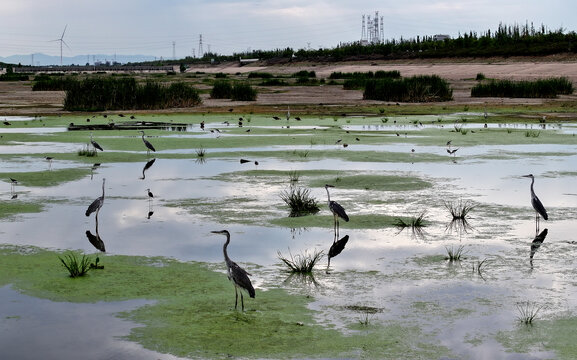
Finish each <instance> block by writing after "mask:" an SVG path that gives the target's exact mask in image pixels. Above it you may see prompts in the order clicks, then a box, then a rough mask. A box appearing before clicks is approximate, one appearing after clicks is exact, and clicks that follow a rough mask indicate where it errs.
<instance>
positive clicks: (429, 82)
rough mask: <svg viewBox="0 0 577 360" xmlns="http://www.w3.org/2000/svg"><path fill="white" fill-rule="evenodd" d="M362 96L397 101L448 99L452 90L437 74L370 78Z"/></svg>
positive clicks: (369, 98) (367, 98)
mask: <svg viewBox="0 0 577 360" xmlns="http://www.w3.org/2000/svg"><path fill="white" fill-rule="evenodd" d="M363 98H364V99H366V100H381V101H398V102H433V101H449V100H452V99H453V90H452V89H451V88H450V86H449V83H448V82H447V81H446V80H444V79H442V78H441V77H439V76H437V75H420V76H412V77H410V78H402V79H371V80H368V81H367V83H366V86H365V91H364V93H363Z"/></svg>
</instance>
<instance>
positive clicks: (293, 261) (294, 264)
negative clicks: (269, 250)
mask: <svg viewBox="0 0 577 360" xmlns="http://www.w3.org/2000/svg"><path fill="white" fill-rule="evenodd" d="M277 255H278V258H279V259H280V260H281V261H282V262H283V264H285V265H286V267H287V268H288V271H289V272H291V273H298V274H312V272H313V269H314V267H315V265H316V264H317V263H318V262H319V261H320V260H321V259H322V258H323V256H324V252H323V251H322V250H320V251H317V250H316V249H315V250H314V251H313V252H312V254H309V253H308V251H306V250H305V251H303V252H302V253H301V254H296V255H293V254H292V253H291V252H290V250H289V256H288V257H287V256H284V255H283V254H282V253H281V252H280V251H278V252H277Z"/></svg>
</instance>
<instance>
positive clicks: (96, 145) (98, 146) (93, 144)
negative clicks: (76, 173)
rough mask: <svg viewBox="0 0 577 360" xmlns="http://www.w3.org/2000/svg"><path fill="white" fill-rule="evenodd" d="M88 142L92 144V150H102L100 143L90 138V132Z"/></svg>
mask: <svg viewBox="0 0 577 360" xmlns="http://www.w3.org/2000/svg"><path fill="white" fill-rule="evenodd" d="M90 143H91V144H92V147H93V148H94V151H96V149H98V150H100V151H104V149H103V148H102V146H100V144H98V143H97V142H96V141H94V140H93V139H92V133H90Z"/></svg>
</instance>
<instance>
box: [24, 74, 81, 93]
mask: <svg viewBox="0 0 577 360" xmlns="http://www.w3.org/2000/svg"><path fill="white" fill-rule="evenodd" d="M72 81H74V80H73V78H71V77H69V76H55V75H52V76H51V75H46V74H40V75H37V76H36V77H35V78H34V85H32V91H66V90H68V88H69V87H70V84H71V83H72Z"/></svg>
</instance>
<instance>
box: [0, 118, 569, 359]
mask: <svg viewBox="0 0 577 360" xmlns="http://www.w3.org/2000/svg"><path fill="white" fill-rule="evenodd" d="M424 120H426V119H424ZM362 130H366V131H371V130H372V129H362ZM168 136H172V135H168ZM59 145H62V147H63V148H62V149H61V151H63V152H67V151H76V150H77V148H78V146H77V145H73V144H59ZM38 146H40V148H41V147H42V146H52V144H48V145H46V144H39V145H38ZM72 146H74V149H73V150H71V147H72ZM310 148H313V149H319V150H326V149H334V148H335V146H333V145H311V146H303V147H299V146H292V147H288V146H271V147H258V146H254V147H252V148H248V149H246V148H242V149H229V148H226V149H225V148H222V149H212V150H211V151H214V152H215V153H216V152H219V151H223V152H231V153H232V152H234V151H237V150H238V151H240V150H242V151H254V152H255V153H256V152H258V151H281V152H282V151H288V150H294V149H310ZM8 149H10V150H8ZM31 149H33V150H31ZM412 149H415V152H416V153H420V152H426V153H433V154H439V155H442V156H447V154H446V148H445V147H443V146H422V145H419V144H418V140H416V139H415V140H413V139H411V138H410V137H409V138H407V139H406V140H405V141H404V143H403V144H394V145H382V146H377V145H374V146H373V145H355V146H350V147H349V148H347V151H349V150H350V151H357V150H358V151H371V152H375V153H379V152H382V153H387V152H406V153H409V152H410V151H411V150H412ZM0 150H2V151H3V150H5V149H0ZM6 151H7V152H6V153H8V151H12V152H9V153H10V154H21V155H20V156H17V157H14V158H12V159H6V160H5V161H2V163H0V171H1V172H3V173H8V172H26V171H37V170H38V168H47V163H46V162H45V161H43V160H38V159H33V158H30V157H26V155H25V154H30V152H29V151H34V152H36V151H37V148H34V147H32V146H30V145H27V144H20V145H15V147H6ZM189 151H192V150H190V149H189ZM39 152H40V151H39ZM51 152H55V151H54V150H51ZM177 152H181V153H183V152H185V151H177ZM255 160H257V159H255ZM258 161H259V166H258V167H256V166H254V164H240V163H239V161H238V159H237V158H224V157H221V158H209V159H208V161H207V162H205V163H198V162H196V161H194V160H182V159H162V158H160V159H157V160H156V161H155V162H154V164H153V165H152V166H151V167H150V168H148V169H147V170H146V171H145V175H146V176H145V178H144V179H143V178H142V175H143V168H144V166H145V162H141V163H109V164H102V165H101V166H100V167H97V168H95V169H94V170H93V172H92V175H90V176H86V177H84V178H82V179H80V180H77V181H73V182H69V183H66V184H64V185H60V186H54V187H49V188H37V187H26V186H22V185H16V187H15V189H14V191H15V192H16V193H17V194H18V198H17V200H15V201H31V202H40V203H43V204H45V206H46V209H45V211H43V212H42V213H39V214H25V215H21V216H18V217H17V218H15V219H11V220H10V221H2V227H1V228H0V243H8V244H19V245H36V246H40V247H43V248H53V249H82V250H84V251H86V252H88V253H94V252H96V249H94V247H92V245H91V244H90V243H89V242H88V240H87V239H86V236H85V232H86V231H87V230H91V231H92V232H94V226H95V224H94V217H93V216H94V215H92V216H91V217H86V216H85V215H84V211H85V210H86V207H87V206H88V204H90V202H91V201H92V200H93V199H95V198H96V197H98V196H100V194H101V181H102V178H106V199H105V203H104V206H103V208H102V210H101V211H100V214H99V234H100V236H101V237H102V239H103V241H104V242H105V244H106V248H107V251H108V252H109V253H111V254H126V255H145V256H166V257H172V258H176V259H179V260H183V261H189V260H195V261H203V262H214V263H219V264H220V263H222V261H223V260H222V242H223V239H222V237H219V236H215V235H213V234H211V233H210V231H212V230H220V229H223V228H226V229H228V230H229V231H230V232H231V234H232V242H231V245H230V246H229V254H230V256H231V257H232V258H233V259H234V260H236V261H237V262H239V263H240V264H242V265H245V266H253V265H258V267H259V268H258V269H251V273H253V277H252V279H253V283H254V285H255V287H256V288H257V291H259V289H260V290H263V289H266V288H267V287H269V286H272V285H277V284H279V283H281V282H284V281H285V280H286V276H287V275H286V274H284V273H283V272H280V271H279V263H280V261H279V260H278V257H277V252H279V251H280V252H281V253H283V254H284V255H287V254H288V253H289V252H291V253H293V254H299V253H301V252H303V251H305V250H306V251H309V252H310V251H313V250H314V249H317V250H324V251H325V252H328V248H329V246H330V245H331V243H332V239H333V233H332V227H331V226H330V225H329V226H327V227H325V228H316V227H312V228H306V229H289V228H283V227H277V226H272V225H270V224H268V223H267V221H266V219H265V220H263V222H264V224H262V223H259V224H252V223H249V224H247V221H245V220H241V221H234V222H231V223H226V222H222V220H220V219H219V216H218V214H219V212H218V211H215V210H207V212H202V209H201V208H195V207H192V208H191V209H189V208H181V207H179V206H178V203H179V201H180V200H183V199H187V200H190V201H191V202H192V204H195V203H202V202H204V203H206V202H214V205H213V207H217V206H221V207H223V208H225V209H227V210H226V211H225V210H222V211H223V212H228V213H230V214H231V215H230V216H234V214H235V213H237V214H238V215H239V217H240V218H241V219H242V214H243V211H249V210H250V209H253V208H259V207H261V208H263V211H266V213H267V214H268V215H267V216H269V217H270V218H271V219H273V218H276V217H284V216H286V214H287V213H288V211H287V212H285V210H284V207H283V203H282V201H281V200H280V198H279V194H280V192H281V191H282V190H283V189H285V188H286V186H287V182H286V181H282V182H270V181H268V180H267V179H261V178H259V177H254V178H253V177H251V176H235V175H230V176H226V174H230V173H234V172H242V171H245V170H255V169H257V170H280V171H287V172H288V171H292V170H301V171H304V170H335V169H337V170H338V169H346V171H352V172H354V173H371V174H379V175H393V174H394V175H406V176H417V177H420V178H422V179H425V180H428V181H431V182H432V183H433V184H434V186H433V187H432V188H427V189H424V190H419V191H411V192H386V191H371V190H362V189H355V190H346V189H339V188H338V186H337V187H336V188H335V189H333V190H332V191H331V197H332V199H334V200H337V201H339V202H340V203H341V204H343V205H344V206H345V208H346V209H347V213H348V214H349V216H350V217H351V223H352V222H354V217H355V215H357V216H361V215H365V214H375V213H379V214H387V215H391V216H410V215H417V214H418V213H419V212H421V211H423V210H426V211H427V217H426V219H427V220H429V221H430V225H429V226H427V227H426V228H425V229H424V234H425V235H424V236H415V235H414V234H413V233H411V232H410V231H408V230H404V231H401V232H399V230H397V229H394V228H385V227H383V228H377V229H351V228H348V227H347V224H345V223H342V224H341V236H344V235H345V234H347V235H349V236H350V240H349V242H348V244H347V246H346V249H345V250H344V251H343V253H342V254H340V255H339V256H338V257H335V258H334V259H332V261H331V269H330V273H325V271H324V267H325V266H326V258H325V259H324V260H323V263H322V264H321V265H320V269H319V271H317V272H316V273H315V280H316V283H317V286H311V285H310V283H309V282H302V281H298V279H297V280H294V279H293V280H291V281H287V282H284V283H283V284H284V285H283V286H285V287H286V288H288V289H290V290H291V291H293V292H295V293H307V294H311V295H312V296H313V297H314V298H315V302H314V303H313V304H312V307H313V308H314V309H316V310H318V313H317V319H318V321H319V322H321V323H326V324H329V325H331V326H335V327H337V328H340V329H342V330H343V331H345V332H346V331H351V330H350V329H349V328H348V326H347V325H349V324H351V323H357V322H358V321H359V319H360V318H361V317H362V314H359V313H358V312H355V311H350V310H346V309H347V306H370V307H373V308H376V309H379V312H377V313H375V314H374V315H372V317H371V321H372V322H382V323H387V322H391V321H398V322H403V323H404V324H408V325H415V326H418V327H420V328H421V329H423V331H424V332H426V333H433V334H435V336H436V338H437V339H438V340H439V342H440V343H441V344H444V345H446V346H447V347H448V348H450V349H452V350H453V351H454V353H455V354H456V356H457V357H459V358H487V359H488V358H505V359H518V358H534V359H545V358H550V357H551V353H550V352H548V351H545V350H543V349H541V348H538V347H537V348H535V349H534V350H531V351H529V352H528V353H526V354H516V353H513V352H510V351H508V350H507V349H505V348H504V347H503V345H501V344H500V343H499V342H497V341H496V340H495V338H494V336H495V334H496V332H497V331H512V330H514V329H515V328H516V327H517V326H518V325H517V322H516V317H517V316H518V312H517V310H516V304H517V303H518V302H520V301H525V300H527V299H532V300H533V301H535V302H536V303H539V304H544V305H547V308H546V309H545V310H544V311H543V315H542V316H543V317H545V318H547V317H555V316H559V314H558V313H557V311H556V309H564V310H570V311H573V309H575V308H576V306H577V287H576V286H575V281H574V278H573V276H572V271H573V269H574V268H575V265H577V264H576V263H575V262H576V260H575V256H574V255H575V252H576V251H577V245H574V242H575V241H576V240H577V239H576V238H575V235H574V234H576V233H577V223H576V222H575V221H574V219H575V217H576V216H577V191H576V190H575V183H576V182H575V180H576V165H577V145H570V146H568V145H555V144H545V145H539V144H535V145H499V146H490V145H482V146H471V147H466V148H462V149H460V150H459V152H458V155H457V156H455V157H450V156H447V161H446V162H436V163H427V162H424V163H423V162H416V163H398V162H382V161H378V162H368V161H367V162H349V161H345V160H342V159H324V160H309V159H306V158H304V159H301V160H299V161H290V162H287V161H286V160H281V159H278V158H259V159H258ZM51 166H52V169H56V168H64V167H74V166H84V167H89V165H78V164H75V163H74V162H58V161H54V162H53V163H52V164H51ZM34 169H35V170H34ZM46 170H47V171H49V169H46ZM528 173H533V174H534V175H535V177H536V181H535V191H536V192H537V194H538V195H539V197H540V198H541V200H542V201H543V203H544V204H545V206H546V207H547V209H548V211H549V215H550V217H551V218H550V220H549V221H547V222H545V221H541V229H543V228H545V227H546V228H548V230H549V235H548V236H547V238H546V240H545V242H544V243H543V245H542V246H541V248H540V249H539V250H538V252H537V253H536V254H535V257H534V259H533V262H530V261H529V254H530V244H531V241H532V240H533V238H534V236H535V223H534V211H533V209H532V208H531V206H530V197H529V185H530V180H529V179H527V178H523V177H521V176H522V175H525V174H528ZM347 174H349V173H347V172H345V170H343V176H346V175H347ZM287 180H288V176H287ZM3 184H4V185H3V188H2V190H1V191H0V198H2V199H3V201H4V199H10V197H11V195H12V191H11V189H10V184H8V183H6V182H5V183H3ZM148 188H150V189H151V191H152V192H153V193H154V195H155V196H154V199H153V200H150V199H149V198H148V196H147V195H146V189H148ZM311 191H312V193H311V194H312V195H313V196H314V197H316V198H317V199H319V201H320V202H321V203H322V204H323V205H324V201H325V199H326V192H325V190H324V189H323V188H313V189H311ZM238 198H249V199H254V200H253V201H252V202H251V204H248V205H246V204H242V203H239V204H241V206H243V208H238V205H236V204H237V203H235V202H234V200H235V199H238ZM459 199H464V200H471V201H473V202H474V203H475V204H476V205H477V207H476V209H475V210H474V211H472V212H471V216H470V219H469V223H470V225H471V226H472V229H470V230H469V231H468V232H462V231H458V230H453V231H448V230H447V227H448V225H449V221H450V217H449V215H448V212H447V210H446V209H445V208H444V206H443V201H445V200H447V201H456V200H459ZM5 201H12V200H5ZM174 204H177V205H176V206H175V205H174ZM245 206H246V207H245ZM150 211H153V214H152V215H151V216H148V214H149V212H150ZM211 211H214V214H213V213H211ZM320 215H325V216H327V215H329V214H328V210H327V209H326V206H324V207H323V208H322V210H321V213H320ZM265 217H266V216H265ZM327 219H329V220H328V221H330V217H327ZM38 229H43V231H42V234H41V235H38ZM459 245H462V246H464V248H465V251H466V258H465V259H464V260H463V261H461V262H457V263H450V262H448V261H445V260H443V257H444V256H445V255H446V254H447V247H451V246H455V247H456V246H459ZM484 259H486V260H487V263H488V265H487V267H486V268H485V270H484V271H483V273H482V274H479V273H476V272H474V271H472V269H473V268H474V265H475V264H476V263H478V262H479V261H482V260H484ZM0 299H1V300H2V302H3V303H4V300H7V301H8V302H11V303H12V304H13V305H12V306H16V305H15V304H20V305H21V306H20V307H15V308H12V307H9V308H4V307H3V308H2V310H0V318H1V319H5V320H4V324H7V325H9V326H12V325H11V323H12V321H11V318H10V317H11V316H12V315H10V314H11V312H12V313H17V314H18V316H20V317H23V316H30V318H32V317H34V318H38V319H46V323H50V322H51V320H52V317H53V316H57V314H58V313H59V312H64V310H63V308H59V306H62V307H66V311H70V308H71V307H73V308H74V311H75V312H84V311H85V310H84V309H86V308H89V309H90V310H87V311H86V313H85V315H84V316H85V317H86V318H85V319H86V320H85V322H88V323H90V322H91V321H92V320H95V319H100V320H101V325H98V326H103V327H108V328H110V329H112V330H114V331H113V332H111V333H110V334H108V335H106V336H104V337H103V338H100V339H97V341H96V344H101V345H102V344H106V345H105V346H106V347H107V348H110V349H111V350H110V351H111V352H110V353H102V352H101V353H97V354H98V356H100V355H103V356H104V357H106V356H111V357H114V356H122V357H123V358H124V357H128V358H132V357H134V358H138V356H141V358H147V357H149V356H150V357H159V358H168V357H165V356H164V355H160V354H151V353H149V352H148V351H147V350H144V349H141V348H139V347H138V346H136V345H134V344H132V343H129V342H124V341H121V340H117V339H115V336H116V335H114V334H124V333H126V331H128V329H129V328H130V326H133V325H134V324H127V323H124V322H122V321H120V320H118V319H116V318H114V317H113V316H110V314H113V313H115V312H117V311H122V309H126V308H133V307H136V306H142V304H141V303H140V302H138V301H134V302H124V303H113V304H111V303H102V304H101V303H99V304H91V305H87V304H83V305H76V304H68V303H67V304H54V303H50V302H47V301H44V300H38V299H35V298H29V297H26V296H24V295H20V294H18V293H16V292H14V291H13V290H11V289H9V288H8V287H4V288H1V289H0ZM38 306H41V307H45V308H47V309H49V311H47V313H46V317H45V318H44V317H42V316H41V314H39V313H36V312H35V310H33V309H34V308H35V307H38ZM255 306H258V302H256V303H255ZM66 321H68V322H69V323H70V324H73V325H71V329H75V328H76V326H79V325H78V324H76V323H75V322H74V321H75V320H73V319H71V318H68V320H66ZM0 325H2V323H0ZM34 326H35V325H34V323H33V322H31V321H20V322H19V323H18V330H19V331H22V332H25V331H26V329H29V328H32V327H34ZM96 337H97V336H96ZM0 338H3V337H0ZM49 340H50V338H49V337H46V338H45V339H42V336H40V335H38V341H49ZM53 341H54V342H55V343H59V341H58V340H56V339H54V340H53ZM60 343H61V344H62V342H60ZM6 344H8V343H6ZM102 346H104V345H102ZM2 348H4V346H2ZM18 348H20V346H18ZM14 351H16V348H14ZM53 351H54V354H55V355H59V356H60V357H67V355H68V353H67V352H66V351H67V350H66V348H65V347H62V348H61V350H59V348H58V347H57V346H56V347H54V349H53ZM59 351H60V352H59ZM15 354H16V353H15ZM119 354H120V355H119ZM20 355H22V354H20ZM23 356H24V357H26V353H24V355H23Z"/></svg>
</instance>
